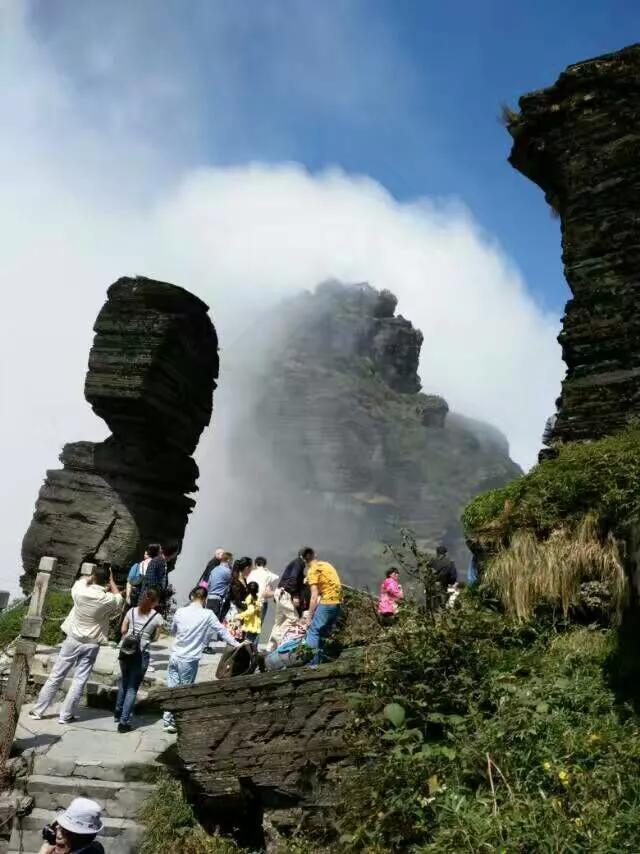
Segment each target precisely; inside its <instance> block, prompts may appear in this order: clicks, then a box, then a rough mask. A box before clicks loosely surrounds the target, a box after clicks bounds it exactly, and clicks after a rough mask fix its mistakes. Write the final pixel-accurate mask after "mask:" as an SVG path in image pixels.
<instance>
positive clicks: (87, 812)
mask: <svg viewBox="0 0 640 854" xmlns="http://www.w3.org/2000/svg"><path fill="white" fill-rule="evenodd" d="M103 827H104V824H103V822H102V807H101V806H100V804H97V803H96V802H95V801H92V800H90V799H89V798H74V799H73V800H72V801H71V803H70V804H69V806H68V807H67V808H66V810H64V811H63V812H61V813H59V814H58V816H57V817H56V820H55V822H54V823H53V824H50V825H47V826H46V827H45V828H44V829H43V831H42V835H43V836H44V837H45V842H44V843H43V845H42V847H41V848H40V850H39V851H38V854H80V852H82V854H104V848H103V846H102V843H100V842H98V841H97V840H96V836H98V834H99V833H100V831H101V830H102V829H103Z"/></svg>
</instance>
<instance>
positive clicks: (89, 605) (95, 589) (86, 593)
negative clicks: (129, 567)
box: [29, 563, 123, 724]
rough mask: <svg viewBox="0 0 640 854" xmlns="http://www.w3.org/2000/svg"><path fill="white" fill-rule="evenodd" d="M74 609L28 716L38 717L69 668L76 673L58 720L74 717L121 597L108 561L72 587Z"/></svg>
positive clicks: (65, 623)
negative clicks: (51, 666)
mask: <svg viewBox="0 0 640 854" xmlns="http://www.w3.org/2000/svg"><path fill="white" fill-rule="evenodd" d="M71 598H72V599H73V608H72V609H71V611H70V612H69V614H68V615H67V618H66V620H65V621H64V622H63V624H62V626H61V629H62V631H63V632H64V633H65V634H66V636H67V637H66V640H65V641H64V643H63V644H62V646H61V647H60V652H59V654H58V658H57V659H56V663H55V664H54V666H53V670H52V671H51V675H50V676H49V678H48V679H47V681H46V682H45V683H44V685H43V686H42V690H41V691H40V693H39V695H38V699H37V700H36V702H35V703H34V706H33V708H32V709H31V711H30V712H29V716H30V717H32V718H35V719H36V720H39V719H40V718H41V717H42V715H43V714H44V713H45V712H46V710H47V708H48V707H49V705H50V704H51V703H52V702H53V700H54V698H55V696H56V694H57V693H58V691H59V690H60V687H61V685H62V683H63V682H64V680H65V678H66V676H67V674H68V673H69V671H70V670H71V669H72V668H73V667H75V674H74V677H73V682H72V683H71V687H70V688H69V690H68V692H67V696H66V699H65V701H64V703H63V705H62V708H61V709H60V723H61V724H68V723H71V721H74V720H76V716H77V712H78V706H79V705H80V700H81V698H82V694H83V691H84V687H85V685H86V684H87V682H88V680H89V676H90V675H91V671H92V670H93V665H94V664H95V661H96V658H97V657H98V651H99V649H100V644H106V643H107V641H108V636H109V620H110V618H111V617H112V616H114V615H115V614H116V613H117V612H118V611H119V609H120V608H122V604H123V598H122V595H121V594H120V591H119V590H118V588H117V586H116V583H115V581H114V580H113V573H112V572H111V567H110V566H109V564H106V563H105V564H101V565H100V566H95V567H94V568H93V571H92V573H91V575H90V576H89V578H85V577H83V578H80V579H78V581H76V583H75V584H74V585H73V587H72V588H71Z"/></svg>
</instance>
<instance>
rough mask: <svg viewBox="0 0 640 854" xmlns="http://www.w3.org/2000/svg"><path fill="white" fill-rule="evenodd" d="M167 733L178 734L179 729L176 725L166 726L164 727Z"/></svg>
mask: <svg viewBox="0 0 640 854" xmlns="http://www.w3.org/2000/svg"><path fill="white" fill-rule="evenodd" d="M163 729H164V731H165V732H178V729H177V727H176V725H175V724H165V725H164V726H163Z"/></svg>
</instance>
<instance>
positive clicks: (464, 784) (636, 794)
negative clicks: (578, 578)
mask: <svg viewBox="0 0 640 854" xmlns="http://www.w3.org/2000/svg"><path fill="white" fill-rule="evenodd" d="M460 601H461V604H460V606H459V607H456V608H454V609H452V610H450V611H449V610H448V611H445V612H443V613H441V614H440V615H439V616H438V617H437V618H436V619H435V620H425V619H424V612H421V611H420V609H418V608H416V607H415V606H408V607H406V608H405V609H404V610H403V612H402V613H401V614H400V616H399V619H398V622H397V624H396V626H394V628H392V629H390V630H389V631H388V633H387V639H388V645H387V648H386V651H384V652H381V653H380V654H379V656H378V657H377V658H374V659H372V669H371V671H370V672H369V673H368V674H367V677H366V679H365V680H364V682H363V689H362V690H363V691H364V692H365V694H366V696H365V699H364V700H363V703H362V704H361V706H360V708H359V709H358V711H357V718H356V720H355V723H354V727H353V731H354V738H355V739H357V743H358V745H359V749H360V763H361V764H360V769H359V770H358V771H356V773H355V774H354V776H353V777H352V778H351V779H350V780H349V781H348V782H347V784H346V786H345V789H344V791H343V792H342V797H341V803H342V806H341V809H340V813H339V816H338V820H339V824H340V831H341V834H342V839H341V843H340V847H339V849H336V850H344V851H366V852H369V854H374V852H376V854H377V852H388V851H391V852H396V851H398V852H400V851H402V852H409V854H426V852H439V854H442V853H443V852H445V854H446V852H450V854H454V852H455V854H458V852H460V851H487V852H490V851H509V852H525V851H531V852H533V851H545V852H563V854H564V852H566V854H569V852H576V854H577V852H582V851H594V852H602V854H604V852H609V851H616V852H622V851H630V852H631V851H637V850H640V778H639V777H638V774H637V767H638V762H639V761H640V739H639V738H638V736H639V735H640V720H639V719H638V716H637V715H636V714H635V713H634V712H633V710H632V709H631V708H630V707H621V706H620V704H619V702H618V698H617V697H616V695H615V694H614V693H613V691H612V689H611V688H610V687H609V685H608V683H607V679H606V675H605V671H606V664H607V661H608V658H609V656H610V655H611V653H612V651H613V649H614V647H615V643H616V631H615V630H612V629H608V630H600V629H593V628H584V627H576V626H569V625H567V624H557V625H554V624H553V623H552V622H551V621H547V622H540V621H539V622H537V623H517V622H514V621H512V620H511V619H510V618H509V617H508V616H506V615H504V614H502V613H501V612H500V611H498V610H497V609H496V608H495V607H494V606H493V604H492V603H491V602H490V601H486V600H485V601H483V600H482V599H481V597H480V596H479V595H478V594H470V593H465V594H464V595H463V596H462V597H461V600H460ZM391 704H394V708H393V709H392V710H391V711H390V710H389V708H388V707H389V706H390V705H391ZM395 706H400V707H401V708H402V709H403V710H404V719H403V715H402V714H398V710H397V708H395ZM327 850H328V849H327Z"/></svg>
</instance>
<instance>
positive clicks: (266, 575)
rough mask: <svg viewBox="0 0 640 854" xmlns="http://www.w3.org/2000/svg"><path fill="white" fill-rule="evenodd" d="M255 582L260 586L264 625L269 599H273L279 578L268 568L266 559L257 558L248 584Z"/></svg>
mask: <svg viewBox="0 0 640 854" xmlns="http://www.w3.org/2000/svg"><path fill="white" fill-rule="evenodd" d="M252 581H255V582H256V584H257V585H258V600H259V602H260V619H261V621H262V623H264V621H265V618H266V616H267V609H268V607H269V599H273V591H274V590H275V586H276V582H277V581H278V576H277V575H276V574H275V572H271V570H270V569H269V568H268V566H267V559H266V557H262V556H260V557H257V558H256V559H255V566H254V567H253V569H252V570H251V572H250V573H249V577H248V578H247V584H251V582H252Z"/></svg>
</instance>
